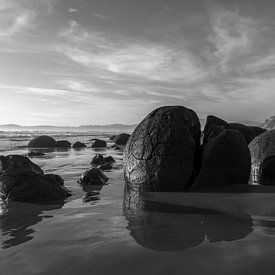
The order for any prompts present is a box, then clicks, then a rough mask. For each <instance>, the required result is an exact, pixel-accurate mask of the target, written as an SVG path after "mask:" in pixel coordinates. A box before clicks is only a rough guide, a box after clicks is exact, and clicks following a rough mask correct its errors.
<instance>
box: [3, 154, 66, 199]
mask: <svg viewBox="0 0 275 275" xmlns="http://www.w3.org/2000/svg"><path fill="white" fill-rule="evenodd" d="M0 193H1V194H2V197H3V198H5V199H10V200H15V201H22V202H45V201H54V200H61V199H65V198H66V197H68V196H70V192H69V191H68V190H67V189H66V188H65V187H64V182H63V179H62V178H61V177H60V176H57V175H53V174H49V175H44V172H43V171H42V169H41V168H40V167H39V166H38V165H36V164H34V163H33V162H32V161H31V160H29V159H28V158H27V157H24V156H19V155H10V156H0Z"/></svg>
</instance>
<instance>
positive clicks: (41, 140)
mask: <svg viewBox="0 0 275 275" xmlns="http://www.w3.org/2000/svg"><path fill="white" fill-rule="evenodd" d="M55 146H56V141H55V139H54V138H52V137H50V136H39V137H35V138H34V139H32V140H31V141H30V142H29V144H28V147H30V148H53V147H55Z"/></svg>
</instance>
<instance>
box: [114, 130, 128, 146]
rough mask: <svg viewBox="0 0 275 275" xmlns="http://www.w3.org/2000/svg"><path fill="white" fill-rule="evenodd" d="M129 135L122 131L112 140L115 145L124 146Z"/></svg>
mask: <svg viewBox="0 0 275 275" xmlns="http://www.w3.org/2000/svg"><path fill="white" fill-rule="evenodd" d="M129 137H130V135H129V134H125V133H122V134H119V135H117V136H115V138H114V139H113V141H114V143H115V145H117V146H125V145H126V143H127V141H128V139H129Z"/></svg>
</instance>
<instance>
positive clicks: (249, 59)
mask: <svg viewBox="0 0 275 275" xmlns="http://www.w3.org/2000/svg"><path fill="white" fill-rule="evenodd" d="M274 18H275V1H273V0H243V1H242V0H230V1H228V0H226V1H225V0H216V1H211V0H207V1H204V0H139V1H137V0H0V124H6V123H16V124H21V125H41V124H43V125H68V126H69V125H70V126H77V125H87V124H111V123H124V124H135V123H138V122H140V120H141V119H142V118H143V117H145V116H146V115H147V114H148V113H149V112H150V111H152V110H153V109H155V108H157V107H160V106H164V105H183V106H185V107H188V108H191V109H193V110H194V111H196V112H197V114H198V115H199V117H201V118H205V117H206V116H207V115H209V114H213V115H217V116H219V117H221V118H223V119H225V120H228V121H243V120H251V121H259V122H261V121H264V120H265V119H266V118H268V117H270V116H272V115H275V35H274V34H275V19H274Z"/></svg>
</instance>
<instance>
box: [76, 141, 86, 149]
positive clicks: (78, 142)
mask: <svg viewBox="0 0 275 275" xmlns="http://www.w3.org/2000/svg"><path fill="white" fill-rule="evenodd" d="M86 147H87V146H86V144H84V143H82V142H80V141H77V142H75V143H74V144H73V148H74V149H80V148H86Z"/></svg>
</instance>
